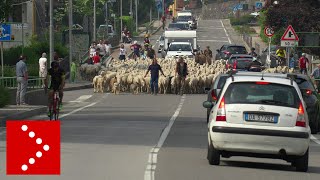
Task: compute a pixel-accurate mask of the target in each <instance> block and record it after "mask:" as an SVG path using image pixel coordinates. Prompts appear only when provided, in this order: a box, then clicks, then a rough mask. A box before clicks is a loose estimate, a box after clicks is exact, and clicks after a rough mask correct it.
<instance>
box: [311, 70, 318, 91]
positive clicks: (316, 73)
mask: <svg viewBox="0 0 320 180" xmlns="http://www.w3.org/2000/svg"><path fill="white" fill-rule="evenodd" d="M311 78H314V79H315V83H316V85H317V90H318V93H319V92H320V64H318V68H316V69H315V70H314V71H313V72H312V74H311Z"/></svg>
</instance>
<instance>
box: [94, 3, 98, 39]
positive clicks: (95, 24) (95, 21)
mask: <svg viewBox="0 0 320 180" xmlns="http://www.w3.org/2000/svg"><path fill="white" fill-rule="evenodd" d="M96 18H97V17H96V0H93V41H96V33H97V30H96V27H97V19H96Z"/></svg>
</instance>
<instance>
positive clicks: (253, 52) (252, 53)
mask: <svg viewBox="0 0 320 180" xmlns="http://www.w3.org/2000/svg"><path fill="white" fill-rule="evenodd" d="M255 50H256V49H255V48H251V52H250V53H249V55H251V56H252V57H257V56H258V55H257V53H256V52H255Z"/></svg>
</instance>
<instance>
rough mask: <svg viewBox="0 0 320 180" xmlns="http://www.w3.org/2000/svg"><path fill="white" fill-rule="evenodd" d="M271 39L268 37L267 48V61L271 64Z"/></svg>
mask: <svg viewBox="0 0 320 180" xmlns="http://www.w3.org/2000/svg"><path fill="white" fill-rule="evenodd" d="M270 56H271V37H269V48H268V57H269V60H270V62H271V57H270Z"/></svg>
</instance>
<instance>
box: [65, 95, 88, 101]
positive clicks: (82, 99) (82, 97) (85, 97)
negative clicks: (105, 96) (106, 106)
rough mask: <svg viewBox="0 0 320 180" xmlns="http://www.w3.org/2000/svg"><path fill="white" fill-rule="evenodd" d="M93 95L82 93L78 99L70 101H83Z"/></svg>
mask: <svg viewBox="0 0 320 180" xmlns="http://www.w3.org/2000/svg"><path fill="white" fill-rule="evenodd" d="M91 97H92V95H82V96H80V97H79V98H78V99H76V100H74V101H69V102H83V101H85V100H87V99H89V98H91Z"/></svg>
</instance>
